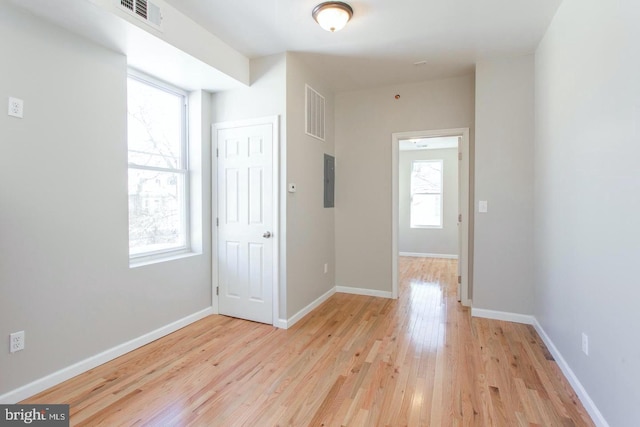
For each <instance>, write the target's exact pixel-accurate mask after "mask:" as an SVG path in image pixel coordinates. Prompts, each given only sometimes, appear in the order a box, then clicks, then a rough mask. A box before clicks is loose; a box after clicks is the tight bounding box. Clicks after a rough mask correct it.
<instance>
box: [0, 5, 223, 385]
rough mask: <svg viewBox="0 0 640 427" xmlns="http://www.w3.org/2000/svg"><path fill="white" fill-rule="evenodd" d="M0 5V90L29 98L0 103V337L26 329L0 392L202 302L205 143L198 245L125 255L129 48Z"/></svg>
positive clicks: (205, 303)
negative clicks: (120, 50)
mask: <svg viewBox="0 0 640 427" xmlns="http://www.w3.org/2000/svg"><path fill="white" fill-rule="evenodd" d="M0 7H2V13H1V14H0V51H1V52H2V53H3V61H4V64H5V65H6V64H11V66H3V67H0V99H3V100H5V102H6V100H7V98H8V97H9V96H14V97H18V98H22V99H24V101H25V109H24V111H25V117H24V119H22V120H19V119H15V118H12V117H8V116H7V115H6V113H5V114H0V201H1V202H0V203H1V204H0V295H1V296H2V297H1V298H0V337H2V341H3V342H5V343H6V342H7V341H5V339H6V338H7V336H8V335H9V333H11V332H14V331H19V330H24V331H26V349H25V350H24V351H22V352H19V353H15V354H11V355H10V354H9V353H8V351H7V347H6V346H4V345H3V347H2V351H0V372H1V373H2V374H1V375H0V394H2V393H5V392H8V391H10V390H13V389H15V388H17V387H19V386H22V385H25V384H27V383H29V382H31V381H33V380H36V379H39V378H41V377H43V376H45V375H47V374H50V373H52V372H55V371H57V370H59V369H61V368H64V367H67V366H69V365H72V364H73V363H76V362H78V361H80V360H83V359H86V358H88V357H90V356H93V355H95V354H97V353H100V352H102V351H104V350H107V349H110V348H112V347H114V346H116V345H119V344H122V343H123V342H126V341H128V340H131V339H133V338H137V337H139V336H141V335H143V334H145V333H148V332H150V331H152V330H155V329H157V328H160V327H162V326H165V325H167V324H169V323H171V322H173V321H176V320H178V319H181V318H183V317H185V316H188V315H190V314H193V313H195V312H197V311H200V310H202V309H205V308H207V307H209V306H210V305H211V272H210V269H211V263H210V252H209V249H208V248H209V247H210V240H208V237H207V236H209V235H210V227H209V226H208V224H209V209H208V206H210V199H209V196H208V195H209V194H210V189H209V186H208V184H207V183H208V181H209V176H208V174H209V169H208V168H209V166H208V164H209V161H208V158H209V157H208V156H209V154H208V152H204V153H203V152H201V153H199V155H198V158H201V159H202V163H201V164H199V165H194V167H195V169H196V170H198V171H200V173H201V174H203V176H202V177H201V178H202V180H201V181H202V183H201V184H200V186H196V188H200V189H201V192H202V193H201V194H200V196H201V197H202V205H201V206H200V209H201V210H200V215H201V217H202V218H203V220H202V221H201V224H203V225H202V227H203V228H202V230H200V232H201V236H204V242H201V243H202V247H203V252H202V253H201V254H200V255H197V256H193V257H189V258H184V259H180V260H175V261H171V262H164V263H161V264H154V265H148V266H145V267H138V268H133V269H131V268H129V255H128V231H127V230H128V218H127V203H128V202H127V142H126V135H127V127H126V117H127V112H126V107H127V103H126V73H127V64H126V58H125V57H124V56H121V55H118V54H115V53H113V52H110V51H107V50H105V49H103V48H101V47H99V46H97V45H95V44H92V43H89V42H87V41H85V40H83V39H81V38H79V37H77V36H75V35H72V34H70V33H67V32H66V31H63V30H60V29H58V28H57V27H54V26H51V25H49V24H46V23H44V22H42V21H40V20H38V19H36V18H33V17H32V16H31V15H29V14H27V13H24V12H21V11H18V10H17V9H15V8H14V7H13V6H10V5H9V4H8V3H7V2H2V4H1V5H0ZM204 98H206V97H204ZM207 104H208V102H207ZM200 107H201V108H200V110H201V111H202V110H208V105H206V106H204V107H203V106H202V105H201V106H200ZM203 128H204V129H206V128H207V127H206V126H203ZM202 139H204V140H208V139H209V134H208V133H207V134H206V135H203V136H202Z"/></svg>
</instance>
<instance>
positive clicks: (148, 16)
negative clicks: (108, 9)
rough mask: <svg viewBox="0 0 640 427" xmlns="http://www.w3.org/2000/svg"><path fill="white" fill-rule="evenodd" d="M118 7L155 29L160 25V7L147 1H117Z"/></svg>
mask: <svg viewBox="0 0 640 427" xmlns="http://www.w3.org/2000/svg"><path fill="white" fill-rule="evenodd" d="M119 3H120V7H122V8H123V9H125V10H126V11H127V12H129V14H131V15H133V16H135V17H136V18H138V19H140V20H142V21H143V22H146V23H147V24H149V25H151V26H152V27H154V28H156V29H160V24H162V14H161V13H160V7H159V6H158V5H156V4H154V3H151V2H150V1H148V0H119Z"/></svg>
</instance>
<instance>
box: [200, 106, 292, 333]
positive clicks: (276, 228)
mask: <svg viewBox="0 0 640 427" xmlns="http://www.w3.org/2000/svg"><path fill="white" fill-rule="evenodd" d="M258 125H271V129H272V130H273V153H272V159H273V181H272V185H273V232H272V239H273V271H272V274H273V308H272V314H273V317H272V324H273V325H274V326H278V325H279V322H278V318H279V310H280V307H279V304H280V243H281V239H280V118H279V116H268V117H260V118H256V119H247V120H236V121H229V122H221V123H214V124H213V125H212V126H211V193H212V194H211V234H212V236H211V266H212V271H211V279H212V280H211V282H212V286H211V307H212V308H213V311H214V313H215V314H218V313H220V309H219V305H218V304H219V298H218V295H217V292H216V290H217V288H218V286H219V283H218V271H219V269H218V227H217V226H216V219H217V218H218V182H217V179H216V178H217V176H218V160H217V147H218V130H221V129H233V128H238V127H247V126H258Z"/></svg>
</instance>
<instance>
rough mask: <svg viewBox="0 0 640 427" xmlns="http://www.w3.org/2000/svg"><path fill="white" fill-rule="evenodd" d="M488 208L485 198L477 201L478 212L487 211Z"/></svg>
mask: <svg viewBox="0 0 640 427" xmlns="http://www.w3.org/2000/svg"><path fill="white" fill-rule="evenodd" d="M488 208H489V206H488V203H487V201H486V200H480V201H479V202H478V212H480V213H487V211H488Z"/></svg>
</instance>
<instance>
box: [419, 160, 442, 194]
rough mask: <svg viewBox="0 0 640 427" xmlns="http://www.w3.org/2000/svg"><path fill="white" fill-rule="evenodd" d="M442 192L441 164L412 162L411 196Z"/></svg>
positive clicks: (438, 162) (437, 162)
mask: <svg viewBox="0 0 640 427" xmlns="http://www.w3.org/2000/svg"><path fill="white" fill-rule="evenodd" d="M441 192H442V162H440V161H436V162H429V161H425V162H413V168H412V171H411V194H415V193H441Z"/></svg>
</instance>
